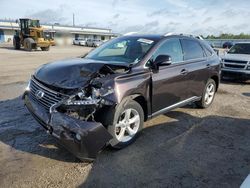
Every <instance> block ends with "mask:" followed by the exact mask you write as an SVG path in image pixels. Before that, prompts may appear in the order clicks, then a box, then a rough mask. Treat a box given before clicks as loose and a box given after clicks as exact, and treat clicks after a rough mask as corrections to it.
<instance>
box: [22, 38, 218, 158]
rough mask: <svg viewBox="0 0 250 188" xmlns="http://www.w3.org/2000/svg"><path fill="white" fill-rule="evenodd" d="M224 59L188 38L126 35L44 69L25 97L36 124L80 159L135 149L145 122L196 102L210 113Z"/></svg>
mask: <svg viewBox="0 0 250 188" xmlns="http://www.w3.org/2000/svg"><path fill="white" fill-rule="evenodd" d="M219 78H220V59H219V58H218V56H217V55H216V54H215V52H214V51H213V49H212V48H211V47H210V46H209V45H208V44H207V43H206V42H204V41H203V40H199V39H196V38H195V37H191V36H184V35H167V36H161V35H127V36H122V37H119V38H116V39H113V40H111V41H109V42H107V43H105V44H103V45H102V46H100V47H98V48H96V49H95V50H93V51H91V52H90V53H89V54H87V55H85V56H84V57H81V58H75V59H68V60H63V61H56V62H53V63H49V64H45V65H43V66H41V67H40V68H38V70H37V71H36V72H35V73H34V75H32V76H31V79H30V82H29V84H28V86H27V88H26V91H25V93H24V95H23V99H24V103H25V105H26V107H27V108H28V110H29V111H30V113H31V114H32V115H33V116H34V117H35V119H36V120H37V121H38V122H39V123H40V124H41V125H42V126H43V127H44V128H45V129H46V130H47V132H48V133H50V134H52V135H53V136H55V137H56V138H58V140H59V141H60V143H62V145H64V146H65V147H66V148H67V149H68V150H69V151H71V152H72V153H73V154H74V155H75V156H77V157H78V158H80V159H83V160H86V159H87V160H88V159H90V160H91V159H95V157H96V156H97V154H98V152H99V151H101V150H102V149H103V148H104V147H105V146H108V145H110V146H111V147H113V148H118V149H120V148H123V147H125V146H127V145H129V144H131V143H132V142H133V141H135V139H136V138H137V136H138V135H139V134H138V133H139V132H140V131H141V130H142V129H143V123H144V122H145V121H147V120H148V119H150V118H152V117H155V116H157V115H159V114H163V113H166V112H167V111H169V110H172V109H174V108H178V107H181V106H184V105H186V104H189V103H191V102H195V103H196V104H197V106H199V107H201V108H207V107H209V106H210V105H211V104H212V102H213V99H214V96H215V93H216V91H217V89H218V86H219Z"/></svg>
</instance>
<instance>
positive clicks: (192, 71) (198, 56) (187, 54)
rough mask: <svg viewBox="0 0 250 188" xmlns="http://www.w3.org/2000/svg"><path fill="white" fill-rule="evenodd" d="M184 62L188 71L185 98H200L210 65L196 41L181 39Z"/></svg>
mask: <svg viewBox="0 0 250 188" xmlns="http://www.w3.org/2000/svg"><path fill="white" fill-rule="evenodd" d="M181 44H182V49H183V54H184V61H185V62H186V68H187V69H188V75H187V79H188V80H189V82H188V93H187V95H188V96H187V97H188V98H190V97H193V96H197V97H199V96H201V95H202V92H203V90H204V87H205V85H206V82H207V80H208V77H209V72H210V67H211V65H210V63H209V62H208V61H207V57H206V54H205V52H204V50H203V48H202V46H201V44H200V42H199V41H198V40H196V39H181Z"/></svg>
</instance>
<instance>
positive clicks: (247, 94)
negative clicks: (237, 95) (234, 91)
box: [242, 93, 250, 97]
mask: <svg viewBox="0 0 250 188" xmlns="http://www.w3.org/2000/svg"><path fill="white" fill-rule="evenodd" d="M242 95H244V96H246V97H250V93H242Z"/></svg>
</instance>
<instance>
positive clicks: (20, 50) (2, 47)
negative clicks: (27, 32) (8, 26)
mask: <svg viewBox="0 0 250 188" xmlns="http://www.w3.org/2000/svg"><path fill="white" fill-rule="evenodd" d="M0 49H6V50H12V51H19V52H29V51H27V50H25V49H24V48H20V49H19V50H17V49H15V48H14V47H13V46H11V45H2V46H0ZM36 51H42V50H41V49H40V48H37V49H36V50H35V49H33V50H32V52H36Z"/></svg>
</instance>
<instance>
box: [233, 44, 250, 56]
mask: <svg viewBox="0 0 250 188" xmlns="http://www.w3.org/2000/svg"><path fill="white" fill-rule="evenodd" d="M228 53H229V54H250V44H249V43H242V44H235V45H234V46H233V47H232V48H231V49H230V50H229V51H228Z"/></svg>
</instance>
